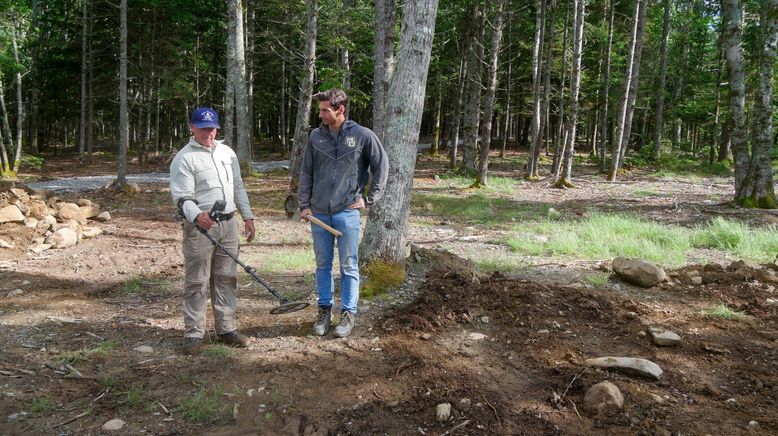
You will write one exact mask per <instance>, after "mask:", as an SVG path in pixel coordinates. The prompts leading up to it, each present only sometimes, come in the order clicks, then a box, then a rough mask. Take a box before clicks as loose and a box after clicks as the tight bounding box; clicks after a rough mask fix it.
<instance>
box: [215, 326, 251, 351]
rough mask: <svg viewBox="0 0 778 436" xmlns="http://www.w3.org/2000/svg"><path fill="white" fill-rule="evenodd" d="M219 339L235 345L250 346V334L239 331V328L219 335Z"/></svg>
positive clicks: (240, 346)
mask: <svg viewBox="0 0 778 436" xmlns="http://www.w3.org/2000/svg"><path fill="white" fill-rule="evenodd" d="M219 339H221V340H222V342H224V343H225V344H227V345H232V346H233V347H239V348H246V347H248V346H249V338H248V336H245V335H242V334H240V333H238V331H237V330H233V331H231V332H229V333H224V334H221V335H219Z"/></svg>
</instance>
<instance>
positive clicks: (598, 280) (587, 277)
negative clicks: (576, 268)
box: [583, 272, 611, 286]
mask: <svg viewBox="0 0 778 436" xmlns="http://www.w3.org/2000/svg"><path fill="white" fill-rule="evenodd" d="M610 278H611V275H610V273H606V272H597V273H592V274H584V276H583V279H584V281H585V282H586V283H588V284H590V285H592V286H605V285H607V284H608V280H609V279H610Z"/></svg>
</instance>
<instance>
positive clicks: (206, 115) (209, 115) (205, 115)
mask: <svg viewBox="0 0 778 436" xmlns="http://www.w3.org/2000/svg"><path fill="white" fill-rule="evenodd" d="M203 120H205V121H213V113H211V112H208V111H205V112H203Z"/></svg>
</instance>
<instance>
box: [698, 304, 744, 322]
mask: <svg viewBox="0 0 778 436" xmlns="http://www.w3.org/2000/svg"><path fill="white" fill-rule="evenodd" d="M702 315H703V316H704V317H706V318H714V319H728V320H729V319H740V318H743V317H745V315H746V314H745V313H743V312H738V311H734V310H732V309H730V308H729V306H727V305H726V304H724V303H721V304H719V305H718V306H714V307H709V308H707V309H704V310H703V311H702Z"/></svg>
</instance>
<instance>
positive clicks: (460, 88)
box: [448, 53, 467, 170]
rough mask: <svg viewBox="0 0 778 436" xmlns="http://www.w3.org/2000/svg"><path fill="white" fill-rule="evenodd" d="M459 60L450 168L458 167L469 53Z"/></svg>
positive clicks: (450, 146) (450, 148) (450, 147)
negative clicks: (463, 97) (463, 98)
mask: <svg viewBox="0 0 778 436" xmlns="http://www.w3.org/2000/svg"><path fill="white" fill-rule="evenodd" d="M462 55H463V56H462V58H461V60H460V62H459V83H458V84H457V95H456V101H455V102H454V114H453V117H454V121H453V122H454V126H453V127H452V128H451V131H452V133H453V135H454V136H453V138H452V139H451V145H449V164H448V167H449V168H450V169H452V170H453V169H455V168H456V167H457V152H458V149H459V130H460V127H461V124H462V96H463V95H464V93H465V81H466V80H467V55H466V54H465V53H463V54H462Z"/></svg>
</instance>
